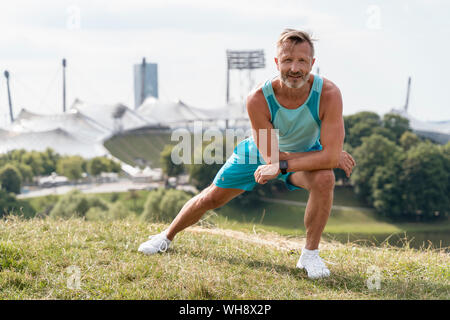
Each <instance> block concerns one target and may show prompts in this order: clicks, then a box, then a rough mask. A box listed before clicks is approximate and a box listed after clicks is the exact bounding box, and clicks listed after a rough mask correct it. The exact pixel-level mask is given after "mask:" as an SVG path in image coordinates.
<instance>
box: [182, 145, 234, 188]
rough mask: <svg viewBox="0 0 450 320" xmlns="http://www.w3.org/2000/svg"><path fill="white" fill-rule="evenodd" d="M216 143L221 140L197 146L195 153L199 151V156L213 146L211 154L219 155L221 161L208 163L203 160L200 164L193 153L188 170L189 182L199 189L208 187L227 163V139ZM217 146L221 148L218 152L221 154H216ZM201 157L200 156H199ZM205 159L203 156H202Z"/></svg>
mask: <svg viewBox="0 0 450 320" xmlns="http://www.w3.org/2000/svg"><path fill="white" fill-rule="evenodd" d="M215 143H219V142H216V141H214V142H212V143H211V144H209V143H204V144H203V145H202V147H201V148H197V149H196V150H194V153H197V156H199V155H202V156H203V154H204V151H205V149H206V148H207V147H208V148H211V149H212V150H213V151H212V152H211V155H212V156H213V157H216V156H217V157H218V159H220V160H221V163H217V162H213V163H211V164H208V163H206V162H205V161H202V163H200V164H194V155H192V161H191V163H192V164H190V165H188V166H187V167H188V171H189V182H190V183H191V184H193V185H194V186H195V187H196V188H197V189H199V190H203V189H205V188H206V187H208V186H209V185H210V184H211V183H212V181H213V180H214V177H215V176H216V174H217V172H218V171H219V170H220V168H221V167H222V165H223V163H225V161H226V160H227V159H226V140H225V139H223V140H222V145H221V146H220V144H217V145H215ZM215 146H217V147H218V149H220V150H219V151H218V152H219V153H220V154H217V155H216V152H215V149H216V148H215ZM199 158H200V157H199ZM201 159H203V157H201Z"/></svg>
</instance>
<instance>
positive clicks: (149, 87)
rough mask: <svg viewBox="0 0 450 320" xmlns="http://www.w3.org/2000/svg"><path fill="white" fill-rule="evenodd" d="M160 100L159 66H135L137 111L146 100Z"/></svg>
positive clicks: (152, 64) (144, 64) (154, 64)
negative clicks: (151, 98)
mask: <svg viewBox="0 0 450 320" xmlns="http://www.w3.org/2000/svg"><path fill="white" fill-rule="evenodd" d="M148 97H155V98H158V65H157V64H156V63H147V62H146V61H145V58H143V59H142V63H140V64H135V65H134V107H135V109H137V108H138V107H139V106H140V105H141V104H142V103H143V102H144V100H145V99H146V98H148Z"/></svg>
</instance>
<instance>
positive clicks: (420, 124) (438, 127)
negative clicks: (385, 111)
mask: <svg viewBox="0 0 450 320" xmlns="http://www.w3.org/2000/svg"><path fill="white" fill-rule="evenodd" d="M391 112H392V113H396V114H398V115H400V116H402V117H404V118H407V119H409V125H410V126H411V128H413V129H414V130H419V131H431V132H440V133H444V134H449V135H450V121H422V120H418V119H416V118H414V117H412V116H411V115H409V114H408V113H406V112H405V111H404V110H397V109H392V111H391Z"/></svg>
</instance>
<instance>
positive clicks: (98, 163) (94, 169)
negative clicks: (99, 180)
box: [86, 157, 120, 176]
mask: <svg viewBox="0 0 450 320" xmlns="http://www.w3.org/2000/svg"><path fill="white" fill-rule="evenodd" d="M86 169H87V172H89V174H91V175H93V176H97V175H99V174H101V173H102V172H120V164H118V163H116V162H115V161H113V160H110V159H108V158H106V157H95V158H92V159H91V160H89V161H87V165H86Z"/></svg>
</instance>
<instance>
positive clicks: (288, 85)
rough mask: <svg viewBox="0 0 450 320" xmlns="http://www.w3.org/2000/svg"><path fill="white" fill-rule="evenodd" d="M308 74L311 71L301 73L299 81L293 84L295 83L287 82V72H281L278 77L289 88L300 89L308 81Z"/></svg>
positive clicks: (309, 74)
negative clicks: (304, 73)
mask: <svg viewBox="0 0 450 320" xmlns="http://www.w3.org/2000/svg"><path fill="white" fill-rule="evenodd" d="M310 76H311V73H307V74H306V75H301V79H300V82H299V83H297V84H295V85H294V84H292V83H290V82H289V74H288V73H286V74H285V75H283V74H282V73H281V77H280V78H281V81H283V83H284V84H285V85H286V86H287V87H289V88H291V89H300V88H301V87H303V86H304V85H305V84H306V83H307V82H308V80H309V77H310Z"/></svg>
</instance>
